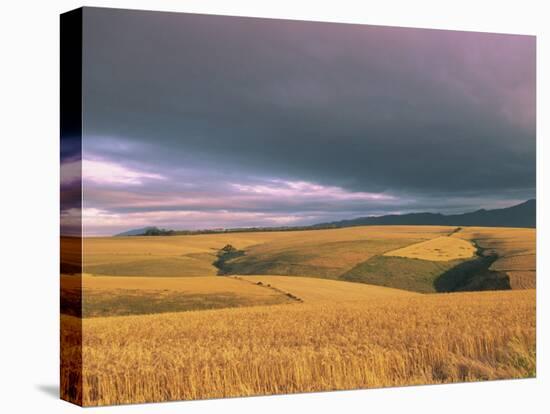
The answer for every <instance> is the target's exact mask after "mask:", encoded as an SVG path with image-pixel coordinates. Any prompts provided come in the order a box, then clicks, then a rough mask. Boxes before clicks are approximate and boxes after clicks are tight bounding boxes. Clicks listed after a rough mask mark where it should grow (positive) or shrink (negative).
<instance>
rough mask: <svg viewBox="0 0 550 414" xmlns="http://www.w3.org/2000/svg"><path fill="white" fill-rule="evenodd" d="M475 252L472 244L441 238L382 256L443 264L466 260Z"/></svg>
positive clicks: (455, 239)
mask: <svg viewBox="0 0 550 414" xmlns="http://www.w3.org/2000/svg"><path fill="white" fill-rule="evenodd" d="M475 252H476V248H475V246H474V245H473V244H472V243H469V242H467V241H465V240H463V239H459V238H454V237H447V236H443V237H437V238H435V239H430V240H427V241H423V242H420V243H416V244H411V245H409V246H407V247H403V248H401V249H397V250H392V251H389V252H386V253H384V256H393V257H406V258H409V259H422V260H430V261H434V262H444V261H448V260H457V259H468V258H470V257H472V256H473V255H474V254H475Z"/></svg>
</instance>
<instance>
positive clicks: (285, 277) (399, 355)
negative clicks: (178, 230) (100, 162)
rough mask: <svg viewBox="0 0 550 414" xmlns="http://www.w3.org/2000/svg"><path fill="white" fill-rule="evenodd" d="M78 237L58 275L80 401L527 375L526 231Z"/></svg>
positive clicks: (531, 342) (530, 283) (531, 340)
mask: <svg viewBox="0 0 550 414" xmlns="http://www.w3.org/2000/svg"><path fill="white" fill-rule="evenodd" d="M62 243H66V244H67V243H68V244H70V246H69V247H75V246H76V247H78V243H77V244H75V243H74V240H69V239H66V240H64V241H62ZM228 245H229V246H230V247H228ZM226 247H227V249H225V250H224V248H226ZM477 247H479V248H480V250H479V252H481V253H482V255H478V253H479V252H477V251H476V248H477ZM83 249H84V250H83V255H84V256H83V260H84V271H85V273H84V274H83V275H78V274H77V275H68V274H67V275H63V276H62V277H61V310H62V316H61V326H62V336H61V343H62V351H61V352H62V361H63V363H62V367H61V393H62V395H63V397H64V398H65V399H68V400H70V401H73V402H77V403H80V404H84V405H87V406H94V405H103V404H122V403H136V402H149V401H166V400H176V399H201V398H215V397H231V396H246V395H262V394H280V393H294V392H308V391H321V390H323V391H326V390H338V389H353V388H371V387H386V386H395V385H411V384H437V383H448V382H457V381H477V380H489V379H502V378H526V377H532V376H534V375H535V371H536V363H535V362H536V361H535V359H536V358H535V306H536V304H535V290H534V289H532V288H534V285H535V282H534V281H535V262H536V260H535V257H536V256H535V232H534V230H532V229H495V228H476V227H472V228H468V227H465V228H458V227H438V226H369V227H353V228H345V229H330V230H315V231H287V232H283V231H280V232H257V233H256V232H251V233H231V234H209V235H189V236H155V237H116V238H89V239H85V240H84V241H83ZM78 250H79V249H78V248H73V249H72V250H71V249H69V253H70V254H68V255H66V256H65V257H66V260H65V263H66V266H65V269H68V273H72V272H71V269H73V268H75V267H74V263H73V262H75V260H74V259H75V257H76V258H78V254H79V253H78ZM224 251H230V252H232V254H231V255H230V257H228V258H227V259H224V260H220V257H221V256H220V254H223V252H224ZM71 252H72V253H71ZM76 262H77V261H76ZM77 264H78V263H77ZM75 269H76V268H75ZM357 282H360V283H357ZM510 288H511V289H514V290H507V291H504V290H503V291H489V292H461V293H434V292H436V291H455V290H456V291H460V290H484V289H510ZM417 292H421V293H417Z"/></svg>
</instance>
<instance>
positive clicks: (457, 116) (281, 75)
mask: <svg viewBox="0 0 550 414" xmlns="http://www.w3.org/2000/svg"><path fill="white" fill-rule="evenodd" d="M535 45H536V42H535V37H533V36H525V35H514V34H495V33H477V32H460V31H451V30H428V29H417V28H400V27H384V26H369V25H356V24H335V23H325V22H309V21H291V20H277V19H260V18H252V17H231V16H215V15H198V14H186V13H164V12H152V11H135V10H118V9H103V8H81V9H78V10H74V11H71V12H68V13H66V14H64V15H62V16H61V378H60V382H61V396H62V398H63V399H66V400H68V401H70V402H73V403H76V404H79V405H84V406H96V405H113V404H127V403H141V402H154V401H168V400H194V399H208V398H223V397H240V396H252V395H271V394H287V393H302V392H315V391H332V390H349V389H366V388H378V387H392V386H406V385H426V384H447V383H454V382H469V381H484V380H497V379H515V378H530V377H534V376H535V375H536V341H535V306H536V303H535V288H536V254H535V225H536V214H535V212H536V202H535V198H536V168H535Z"/></svg>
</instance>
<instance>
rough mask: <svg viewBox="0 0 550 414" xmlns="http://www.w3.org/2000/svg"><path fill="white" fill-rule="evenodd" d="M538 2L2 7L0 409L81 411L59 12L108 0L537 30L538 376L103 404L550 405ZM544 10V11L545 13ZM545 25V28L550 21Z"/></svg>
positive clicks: (549, 70)
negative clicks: (75, 396) (63, 301)
mask: <svg viewBox="0 0 550 414" xmlns="http://www.w3.org/2000/svg"><path fill="white" fill-rule="evenodd" d="M545 3H546V2H545V1H543V0H541V1H526V0H523V1H520V0H516V1H511V2H507V1H504V0H499V1H489V0H483V1H480V0H478V1H468V0H460V1H459V0H447V1H445V0H434V1H423V0H410V1H406V0H403V1H376V2H375V1H362V2H359V1H357V2H351V1H343V0H339V1H335V2H330V3H322V2H320V1H315V2H313V1H312V2H307V1H298V0H295V1H294V2H292V1H282V0H278V1H275V0H271V1H268V2H267V1H240V0H231V1H228V0H226V1H209V0H202V1H184V0H182V1H176V0H170V1H159V0H157V1H138V0H133V1H130V0H126V1H93V0H90V1H89V2H86V3H84V4H83V3H81V2H78V1H68V0H67V1H64V0H57V1H55V2H53V1H48V0H42V1H24V0H9V1H6V0H5V1H4V2H2V6H1V8H0V19H1V22H0V23H1V24H0V30H1V36H0V42H1V43H0V46H1V47H0V82H1V83H0V105H1V107H0V129H1V132H0V172H1V173H0V213H1V214H0V231H1V232H2V234H1V237H0V278H1V279H0V306H1V309H0V317H1V326H0V335H1V339H0V381H1V384H0V411H2V412H4V413H18V412H26V413H50V412H51V413H66V412H77V411H78V410H80V409H79V408H77V407H76V406H72V405H70V404H68V403H66V402H63V401H60V400H58V398H57V396H56V395H57V392H58V391H57V384H58V359H59V352H58V346H59V345H58V328H59V323H58V309H59V299H58V287H59V286H58V252H59V245H58V224H59V223H58V208H59V204H58V174H59V167H58V162H59V155H58V154H59V138H58V137H59V131H58V124H59V123H58V116H59V111H58V106H59V105H58V104H59V99H58V88H59V82H58V77H59V74H58V70H59V68H58V59H59V48H58V43H59V42H58V36H59V26H58V22H59V17H58V15H59V13H61V12H64V11H67V10H70V9H73V8H76V7H79V6H82V5H87V6H105V7H120V8H140V9H156V10H170V11H186V12H200V13H215V14H232V15H243V16H258V17H277V18H292V19H302V20H320V21H335V22H354V23H367V24H369V23H370V24H377V25H393V26H410V27H427V28H445V29H462V30H476V31H493V32H504V33H521V34H536V35H537V37H538V39H537V47H538V52H537V54H538V70H537V72H538V80H537V82H538V114H537V115H538V117H537V118H538V133H537V137H538V140H537V141H538V144H537V151H538V154H537V158H538V162H537V164H538V184H539V186H538V191H537V199H538V211H539V215H538V246H537V247H538V354H537V355H538V374H537V376H538V378H537V379H533V380H516V381H498V382H486V383H477V384H456V385H440V386H424V387H407V388H393V389H385V390H362V391H347V392H332V393H317V394H302V395H287V396H276V397H254V398H236V399H228V400H211V401H195V402H175V403H162V404H144V405H133V406H120V407H108V408H99V409H96V408H94V409H88V411H94V412H95V411H97V410H102V412H111V411H113V412H115V413H123V412H124V413H126V412H132V413H137V412H140V413H142V412H155V413H166V412H171V413H173V412H187V413H203V412H211V411H220V412H224V413H233V412H235V413H237V412H238V413H240V414H241V413H248V412H250V413H252V412H262V413H271V412H273V413H280V412H318V413H329V412H334V411H342V412H346V414H347V413H352V412H362V413H364V412H373V413H378V412H407V413H409V412H422V413H438V414H441V413H445V414H450V413H461V414H462V413H465V412H475V413H478V412H480V413H481V412H483V413H488V412H498V413H519V412H521V413H524V412H529V413H541V412H548V410H549V409H550V408H549V406H550V404H549V403H550V398H549V397H548V394H549V393H550V379H549V375H550V368H549V358H548V353H549V329H550V325H549V321H548V319H549V318H548V312H549V307H548V305H547V303H546V302H547V299H548V297H549V292H548V286H549V283H548V282H547V281H546V276H547V271H548V268H549V266H548V264H549V260H548V256H545V253H546V254H548V251H549V247H550V246H549V242H548V240H549V239H548V232H549V227H548V222H549V219H548V215H549V214H550V213H547V214H546V217H545V215H544V214H542V213H543V212H544V211H550V202H549V195H548V190H546V191H545V189H544V188H543V186H544V185H545V184H546V187H548V184H547V180H545V178H548V173H549V167H548V165H545V164H544V160H548V159H549V158H548V157H549V152H548V144H547V143H546V142H544V141H543V137H545V136H547V135H548V130H549V129H548V118H546V119H545V115H546V117H548V115H549V106H548V92H549V90H550V88H549V79H548V78H549V77H548V74H550V64H549V52H550V51H549V47H548V44H549V37H550V34H549V29H548V27H550V21H549V20H550V19H549V17H548V16H549V15H550V13H549V12H548V11H545V10H544V4H545ZM545 17H546V18H545ZM545 26H546V27H545ZM545 315H546V316H545Z"/></svg>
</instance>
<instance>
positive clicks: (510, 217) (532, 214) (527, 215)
mask: <svg viewBox="0 0 550 414" xmlns="http://www.w3.org/2000/svg"><path fill="white" fill-rule="evenodd" d="M536 216H537V203H536V200H534V199H533V200H528V201H525V202H523V203H521V204H517V205H515V206H512V207H506V208H499V209H494V210H485V209H481V210H476V211H473V212H471V213H463V214H451V215H445V214H439V213H411V214H400V215H399V214H392V215H387V216H379V217H359V218H355V219H351V220H340V221H334V222H331V223H319V224H314V225H313V226H312V227H314V228H317V227H320V228H327V227H352V226H369V225H370V226H372V225H399V224H401V225H438V226H480V227H535V226H536Z"/></svg>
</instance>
